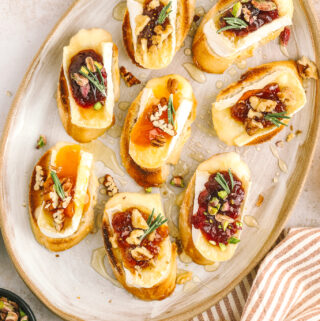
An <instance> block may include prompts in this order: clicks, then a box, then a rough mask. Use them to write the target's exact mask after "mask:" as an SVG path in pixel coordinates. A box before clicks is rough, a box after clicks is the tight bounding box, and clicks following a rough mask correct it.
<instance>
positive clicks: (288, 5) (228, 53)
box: [192, 0, 294, 74]
mask: <svg viewBox="0 0 320 321" xmlns="http://www.w3.org/2000/svg"><path fill="white" fill-rule="evenodd" d="M273 2H274V3H275V4H276V5H277V8H278V13H279V18H277V19H275V20H273V21H272V22H270V23H268V24H265V25H263V26H262V27H260V28H259V29H257V30H256V31H254V32H251V33H249V34H248V35H246V36H244V37H243V38H241V39H239V40H236V42H235V40H232V39H231V38H228V37H227V36H225V35H224V33H223V32H221V33H219V34H218V33H217V30H218V28H217V26H216V21H217V20H218V19H219V15H220V14H221V13H222V12H225V11H226V10H227V9H229V8H231V7H232V5H234V4H235V1H234V0H219V1H218V3H217V4H216V5H215V6H214V7H213V8H212V9H211V10H210V11H209V12H208V13H207V14H206V15H205V17H204V18H203V20H202V22H201V24H200V26H199V29H198V30H197V33H196V35H195V37H194V40H193V45H192V52H193V60H194V63H195V64H196V65H197V66H198V67H199V68H200V69H202V70H204V71H206V72H210V73H215V74H221V73H223V72H224V71H225V70H226V69H227V68H228V67H229V66H230V65H231V64H233V63H234V62H236V61H242V60H243V59H246V58H249V57H251V56H252V55H253V53H254V50H255V49H256V48H257V47H258V46H259V45H263V44H265V43H267V42H269V41H271V40H273V39H275V38H277V37H278V36H279V35H280V33H281V32H282V31H283V29H284V28H285V27H286V26H287V25H291V24H292V21H291V19H292V15H293V9H294V8H293V1H292V0H273Z"/></svg>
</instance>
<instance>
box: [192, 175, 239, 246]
mask: <svg viewBox="0 0 320 321" xmlns="http://www.w3.org/2000/svg"><path fill="white" fill-rule="evenodd" d="M217 174H218V173H214V174H212V175H210V177H209V180H208V182H207V183H206V184H205V189H204V190H203V191H202V192H201V193H200V194H199V198H198V204H199V209H198V212H197V213H195V214H194V215H193V216H192V218H191V223H192V225H193V226H194V227H195V228H196V229H200V230H201V232H202V234H203V235H204V236H205V238H206V239H207V240H208V241H214V242H215V243H216V244H217V245H218V244H219V243H222V244H225V245H226V244H228V240H229V239H230V238H231V237H232V236H233V235H234V234H236V233H237V232H238V231H239V230H240V229H241V223H240V219H239V215H240V209H241V205H242V202H243V201H244V197H245V191H244V189H243V186H242V183H241V181H240V180H239V179H238V177H237V176H236V175H234V174H233V175H232V176H233V181H234V187H233V189H232V188H231V186H232V183H231V178H230V176H229V173H228V172H220V174H221V175H222V176H223V177H224V179H225V181H226V182H227V184H228V186H229V188H230V194H228V195H227V196H226V197H225V198H224V199H222V198H221V197H220V196H219V192H221V191H224V189H223V188H222V187H221V185H220V184H219V183H218V182H217V181H216V180H215V177H216V175H217ZM216 200H218V201H219V204H220V206H217V205H216V208H219V209H218V210H217V212H216V213H215V214H214V215H212V214H210V213H209V212H210V209H209V207H211V206H213V204H217V203H214V202H216ZM224 204H228V205H227V206H226V205H224ZM218 214H222V215H226V216H228V217H230V218H231V219H233V220H234V221H233V222H232V223H229V224H228V226H227V227H226V228H225V229H224V227H223V224H222V223H221V222H219V221H218V220H217V219H216V215H218Z"/></svg>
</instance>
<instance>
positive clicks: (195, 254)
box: [179, 153, 250, 265]
mask: <svg viewBox="0 0 320 321" xmlns="http://www.w3.org/2000/svg"><path fill="white" fill-rule="evenodd" d="M228 154H235V153H224V154H223V153H222V154H216V155H214V156H212V157H211V158H210V159H208V160H206V161H204V162H203V163H201V164H200V165H199V166H198V168H197V170H209V169H210V163H212V162H214V161H215V160H216V158H217V157H223V156H224V155H228ZM240 161H241V160H240ZM241 162H242V161H241ZM195 182H196V172H195V173H194V174H193V176H192V178H191V180H190V182H189V184H188V186H187V189H186V193H185V196H184V199H183V202H182V204H181V207H180V215H179V231H180V236H181V243H182V246H183V249H184V251H185V252H186V254H187V255H188V256H190V257H191V259H192V260H193V262H195V263H197V264H200V265H211V264H214V263H215V261H214V260H209V259H208V258H206V257H205V256H203V255H202V254H201V253H200V251H199V250H198V249H197V247H196V246H195V244H194V242H193V239H192V224H191V217H192V215H193V214H194V213H193V206H194V197H195ZM242 183H243V186H244V189H245V192H246V196H245V200H244V202H243V204H242V206H241V214H240V217H242V215H243V209H244V206H245V201H246V198H247V195H248V192H249V188H250V181H249V180H246V181H244V180H243V181H242ZM231 246H232V247H233V248H232V249H230V247H231ZM227 248H228V250H227V251H229V254H228V255H229V257H228V258H227V259H230V258H231V257H232V255H233V254H234V251H235V249H236V246H235V245H234V244H228V245H227Z"/></svg>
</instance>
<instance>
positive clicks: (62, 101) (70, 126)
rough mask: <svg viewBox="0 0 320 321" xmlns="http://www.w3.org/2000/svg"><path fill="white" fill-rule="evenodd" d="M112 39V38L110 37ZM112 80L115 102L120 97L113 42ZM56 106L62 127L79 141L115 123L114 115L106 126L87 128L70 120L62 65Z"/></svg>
mask: <svg viewBox="0 0 320 321" xmlns="http://www.w3.org/2000/svg"><path fill="white" fill-rule="evenodd" d="M110 38H111V35H110ZM111 40H112V38H111ZM112 82H113V92H114V100H115V102H116V101H118V100H119V97H120V72H119V68H118V47H117V46H116V45H115V44H113V55H112ZM56 100H57V106H58V111H59V115H60V118H61V121H62V124H63V127H64V129H65V130H66V132H67V133H68V135H70V136H71V137H72V138H73V139H75V140H76V141H77V142H79V143H88V142H91V141H92V140H94V139H96V138H98V137H99V136H101V135H103V134H104V133H105V132H106V130H107V129H108V128H110V127H112V126H113V125H114V123H115V116H114V115H113V119H112V123H111V124H110V125H109V126H108V127H106V128H89V127H81V126H78V125H77V124H74V123H72V121H71V112H70V102H69V89H68V85H67V81H66V78H65V74H64V69H63V66H61V69H60V75H59V81H58V89H57V94H56Z"/></svg>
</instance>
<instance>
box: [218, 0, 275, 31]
mask: <svg viewBox="0 0 320 321" xmlns="http://www.w3.org/2000/svg"><path fill="white" fill-rule="evenodd" d="M227 17H233V15H232V9H230V10H228V11H227V12H226V13H225V14H224V15H223V16H222V17H221V18H220V28H223V27H225V26H226V25H227V23H226V21H225V20H224V19H223V18H227ZM238 18H239V19H241V20H243V21H245V22H246V23H247V24H248V27H247V28H243V29H230V30H227V31H225V32H226V34H228V33H232V34H235V35H236V36H237V37H245V36H246V35H248V34H249V33H251V32H253V31H256V30H257V29H259V28H261V27H262V26H263V25H265V24H268V23H270V22H272V21H273V20H275V19H277V18H279V12H278V9H276V10H272V11H262V10H259V9H258V8H256V7H255V6H254V5H253V4H252V3H251V1H249V2H247V3H243V4H242V12H241V15H240V16H239V17H238Z"/></svg>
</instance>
